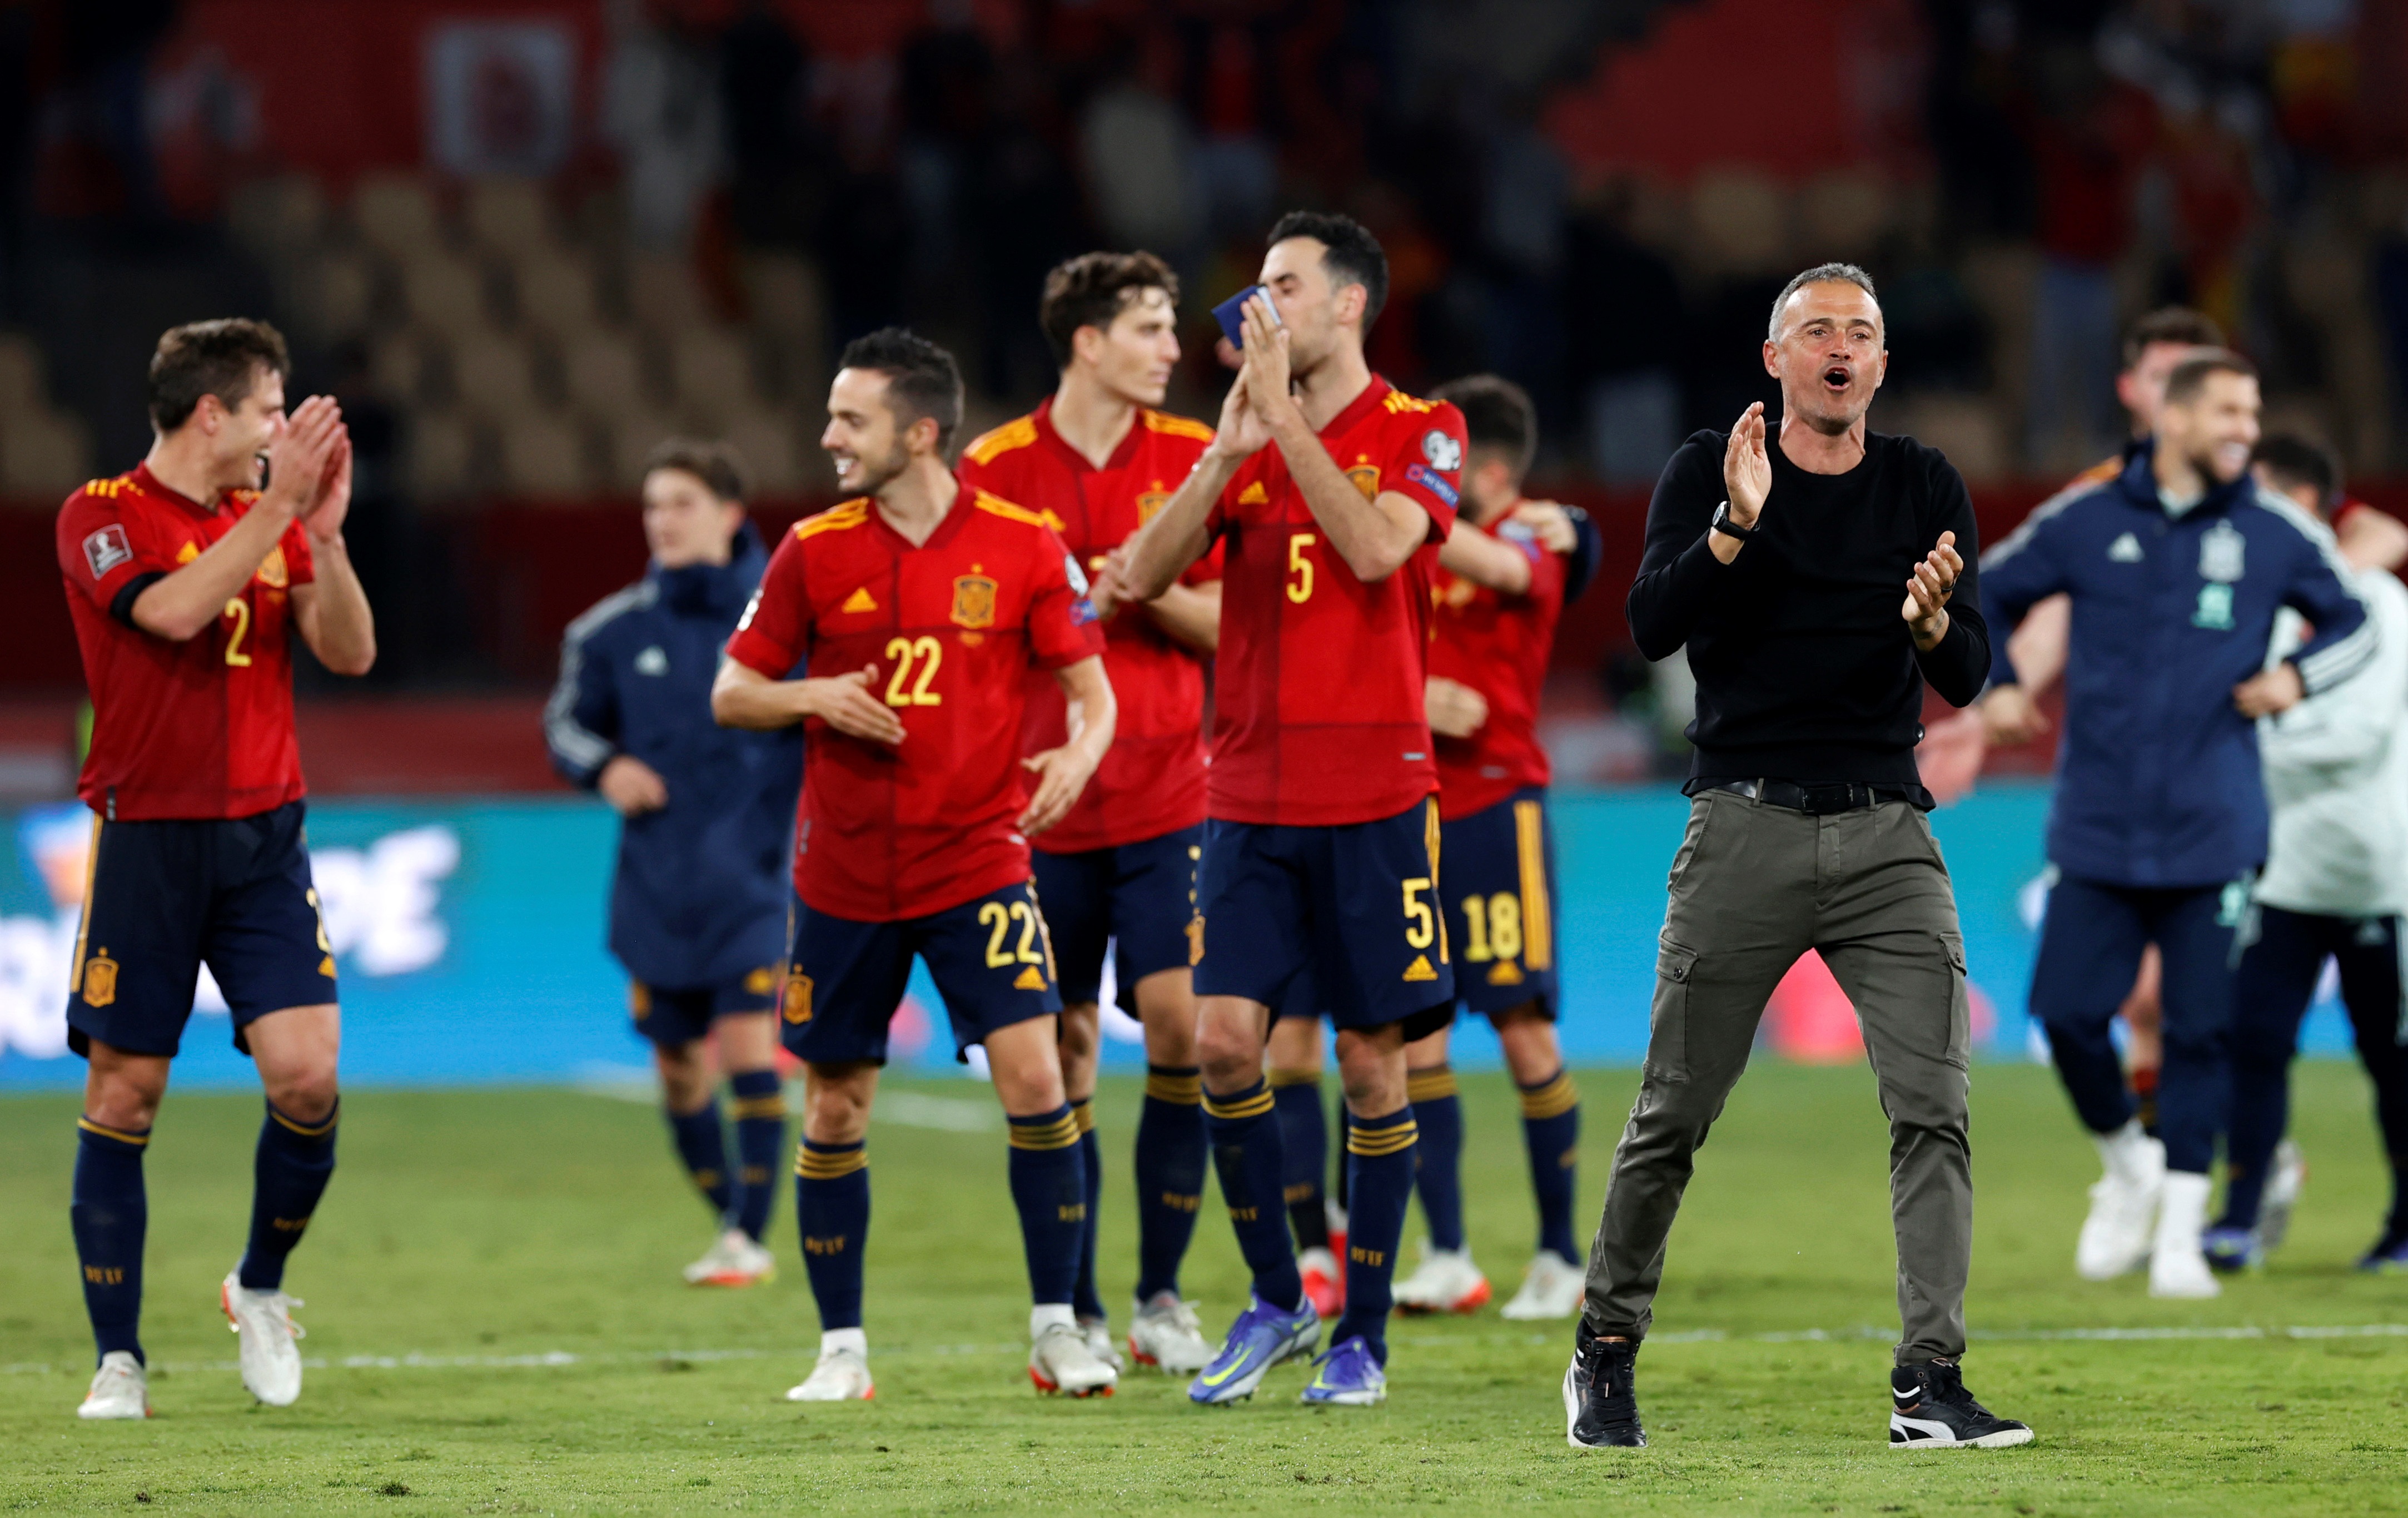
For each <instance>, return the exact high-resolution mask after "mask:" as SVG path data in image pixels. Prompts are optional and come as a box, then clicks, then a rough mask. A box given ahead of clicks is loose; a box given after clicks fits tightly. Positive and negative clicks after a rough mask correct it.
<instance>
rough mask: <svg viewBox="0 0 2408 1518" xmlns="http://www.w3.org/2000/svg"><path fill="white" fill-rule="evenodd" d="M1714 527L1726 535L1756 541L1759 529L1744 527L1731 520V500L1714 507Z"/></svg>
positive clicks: (1746, 540)
mask: <svg viewBox="0 0 2408 1518" xmlns="http://www.w3.org/2000/svg"><path fill="white" fill-rule="evenodd" d="M1712 528H1713V530H1714V531H1716V532H1719V533H1722V534H1724V535H1725V536H1726V537H1732V538H1737V539H1738V540H1739V541H1740V542H1752V541H1754V539H1755V537H1756V530H1757V529H1756V528H1743V527H1742V526H1740V525H1739V524H1738V523H1737V522H1734V521H1732V520H1731V513H1730V502H1729V501H1724V502H1723V503H1722V504H1721V505H1719V506H1717V507H1715V508H1714V519H1713V523H1712Z"/></svg>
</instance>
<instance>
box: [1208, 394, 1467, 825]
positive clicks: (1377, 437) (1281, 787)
mask: <svg viewBox="0 0 2408 1518" xmlns="http://www.w3.org/2000/svg"><path fill="white" fill-rule="evenodd" d="M1320 438H1321V444H1322V446H1323V447H1324V448H1325V449H1326V450H1327V451H1328V453H1329V456H1330V458H1331V459H1332V460H1333V461H1334V462H1335V463H1336V464H1337V465H1338V467H1339V469H1340V470H1343V471H1344V472H1345V474H1346V477H1347V479H1348V480H1349V481H1351V482H1353V484H1354V485H1355V488H1356V489H1357V490H1359V491H1361V492H1362V493H1363V497H1364V499H1367V500H1369V499H1376V498H1377V497H1378V496H1380V495H1381V494H1382V493H1383V492H1387V491H1395V492H1398V493H1399V494H1402V495H1404V496H1406V497H1408V498H1410V499H1412V501H1413V503H1414V504H1415V505H1417V506H1419V507H1421V509H1422V510H1423V511H1425V512H1426V513H1428V514H1429V532H1428V536H1427V537H1426V539H1425V541H1424V542H1423V543H1422V546H1421V547H1419V548H1418V549H1416V550H1414V552H1413V554H1412V557H1410V558H1408V559H1407V560H1406V561H1405V564H1404V567H1403V568H1401V569H1399V570H1398V571H1396V572H1395V573H1393V574H1390V575H1389V576H1387V577H1386V578H1385V579H1383V580H1382V581H1380V582H1379V583H1378V584H1376V585H1366V584H1364V583H1363V582H1362V581H1361V580H1359V579H1357V578H1356V577H1355V571H1352V570H1350V569H1349V568H1347V566H1346V561H1345V560H1344V559H1343V558H1341V557H1339V555H1338V552H1337V550H1335V549H1333V548H1332V547H1330V545H1329V535H1328V533H1327V532H1326V530H1325V529H1324V528H1322V527H1321V524H1320V523H1319V522H1318V521H1316V520H1315V519H1314V517H1313V514H1312V509H1311V508H1310V507H1308V506H1307V505H1306V504H1305V501H1304V495H1303V492H1302V491H1300V490H1298V489H1297V485H1296V482H1295V480H1294V479H1293V477H1291V476H1290V475H1289V473H1288V469H1287V461H1286V459H1285V458H1284V457H1283V455H1281V453H1280V449H1279V444H1277V443H1271V444H1269V445H1268V446H1266V447H1265V448H1264V449H1263V451H1262V452H1260V453H1258V454H1256V455H1254V456H1253V457H1251V458H1249V459H1247V460H1246V461H1245V463H1244V464H1243V465H1241V466H1240V468H1239V470H1238V471H1237V473H1236V474H1235V475H1233V476H1232V477H1231V478H1230V480H1229V483H1228V484H1226V486H1224V487H1223V489H1222V493H1221V499H1220V500H1218V501H1217V502H1215V503H1214V505H1213V508H1212V513H1211V517H1210V518H1209V519H1208V522H1207V528H1208V530H1209V531H1210V532H1211V533H1212V534H1213V535H1215V536H1216V537H1217V538H1218V539H1219V540H1220V542H1221V543H1222V545H1223V546H1224V548H1225V549H1226V558H1225V560H1224V562H1223V567H1222V580H1221V648H1220V655H1219V661H1218V669H1217V671H1216V684H1215V686H1214V689H1213V731H1212V768H1211V802H1210V809H1211V815H1212V816H1213V817H1218V818H1221V819H1223V820H1225V821H1230V822H1252V823H1263V824H1271V825H1284V826H1296V827H1322V828H1326V827H1341V826H1344V825H1346V824H1350V823H1355V822H1370V821H1374V820H1376V819H1378V818H1381V817H1394V816H1396V815H1397V814H1398V813H1399V812H1401V811H1403V810H1405V809H1406V808H1407V807H1409V806H1411V805H1412V804H1413V803H1414V802H1418V801H1420V800H1422V799H1423V798H1424V797H1426V796H1427V795H1429V794H1430V793H1431V792H1432V791H1434V790H1436V789H1438V767H1437V765H1436V763H1435V762H1434V761H1433V759H1432V758H1431V751H1430V731H1429V720H1428V717H1427V716H1426V714H1425V712H1424V709H1423V704H1422V689H1423V682H1424V680H1425V678H1426V674H1427V671H1428V657H1429V656H1428V645H1429V627H1430V586H1431V584H1432V579H1433V576H1434V575H1435V574H1436V573H1437V571H1438V545H1439V544H1441V543H1442V542H1445V541H1446V534H1447V529H1448V528H1451V527H1453V526H1454V525H1455V503H1456V500H1457V499H1458V496H1459V493H1460V481H1461V477H1462V470H1463V449H1464V430H1463V413H1462V412H1459V411H1457V410H1455V407H1454V406H1453V405H1452V404H1449V403H1447V402H1444V401H1427V400H1421V399H1417V398H1414V397H1412V396H1409V395H1406V394H1405V393H1404V392H1403V391H1401V390H1398V389H1396V388H1395V387H1393V386H1391V385H1390V384H1389V383H1388V382H1387V381H1385V380H1383V379H1382V378H1380V377H1379V376H1378V375H1376V374H1375V375H1373V376H1372V377H1371V383H1369V385H1368V386H1366V387H1365V388H1364V391H1363V393H1362V394H1361V395H1359V396H1357V397H1355V399H1353V400H1352V401H1350V402H1348V403H1347V405H1346V408H1345V409H1344V410H1343V411H1341V412H1339V413H1338V414H1337V415H1336V416H1334V417H1332V418H1331V419H1330V421H1329V425H1328V426H1325V427H1323V428H1322V429H1321V432H1320Z"/></svg>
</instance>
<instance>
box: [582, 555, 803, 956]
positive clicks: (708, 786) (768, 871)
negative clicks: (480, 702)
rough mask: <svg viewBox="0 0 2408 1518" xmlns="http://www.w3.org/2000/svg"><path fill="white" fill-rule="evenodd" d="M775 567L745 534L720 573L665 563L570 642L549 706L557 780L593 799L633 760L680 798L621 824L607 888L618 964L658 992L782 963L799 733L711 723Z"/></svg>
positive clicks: (600, 610) (612, 600)
mask: <svg viewBox="0 0 2408 1518" xmlns="http://www.w3.org/2000/svg"><path fill="white" fill-rule="evenodd" d="M767 566H768V555H767V552H766V551H765V550H764V549H763V548H762V546H761V540H760V538H759V536H758V535H757V534H755V533H754V532H753V529H752V528H751V527H749V526H748V527H746V528H744V529H743V530H742V532H741V534H740V535H739V536H738V540H737V544H736V554H735V557H733V558H732V559H731V560H730V561H729V562H728V563H727V564H725V565H724V566H715V565H693V566H689V567H687V568H685V569H678V570H663V569H660V568H658V567H657V566H655V567H654V568H653V569H652V570H651V571H649V572H648V573H646V574H645V576H644V577H643V579H641V580H639V581H638V582H637V583H636V584H634V585H632V586H628V587H627V588H626V589H624V590H622V591H619V592H618V593H617V594H615V595H612V596H609V597H607V598H605V599H604V600H601V601H600V602H598V603H596V604H595V606H594V608H593V609H592V610H590V611H588V612H586V613H585V614H584V615H582V616H581V617H579V618H578V619H577V620H576V621H574V622H572V623H570V624H569V625H568V631H567V633H566V636H565V637H564V638H563V639H562V640H561V646H560V683H559V685H558V686H557V687H555V688H554V689H553V691H552V701H551V702H550V703H549V704H548V705H547V706H546V707H545V708H544V724H543V730H544V741H545V743H546V744H547V745H549V746H550V747H551V749H552V765H553V767H554V768H556V769H558V770H559V771H560V773H562V774H563V775H564V776H566V778H567V779H569V780H570V781H571V782H573V783H575V784H577V785H580V786H582V787H584V788H587V789H589V790H590V789H592V788H594V787H595V784H596V782H597V781H598V780H599V779H600V777H601V773H602V769H603V766H605V765H606V764H608V763H609V761H610V760H611V759H613V758H615V757H616V756H618V755H620V754H626V755H629V756H632V757H633V758H636V759H641V760H643V761H644V762H645V763H646V764H648V765H650V766H652V768H653V769H654V770H656V771H658V772H659V773H660V776H661V779H662V780H663V781H664V782H665V783H666V784H667V787H668V794H669V801H668V805H667V806H666V807H664V808H662V809H661V810H660V811H657V812H651V813H647V814H645V815H643V816H641V817H633V818H630V819H628V820H627V821H626V822H625V823H624V825H623V826H622V828H621V831H620V834H619V863H618V870H617V873H616V875H615V877H614V879H613V880H612V882H611V887H610V932H609V947H610V952H611V953H612V954H613V955H615V956H617V958H618V960H619V962H620V963H621V964H623V965H624V966H626V969H627V973H628V974H629V975H630V976H634V977H635V978H636V979H638V980H639V981H642V982H644V983H645V984H647V985H650V986H657V987H662V988H667V989H674V990H699V989H701V988H704V987H709V986H716V985H719V984H721V983H723V982H725V981H728V980H732V979H735V978H737V977H739V976H743V975H744V974H745V973H746V972H748V971H751V970H754V969H757V968H759V967H760V966H762V965H765V964H775V963H777V962H778V961H780V960H781V959H783V958H784V957H785V952H786V898H787V894H788V888H787V883H786V872H787V860H788V852H787V850H788V846H789V843H790V841H791V840H792V838H793V836H794V831H795V799H796V793H797V792H798V791H799V790H800V789H801V788H802V774H803V744H802V730H801V729H800V728H790V729H788V730H784V731H782V732H743V731H738V730H735V729H732V728H723V727H720V726H719V725H718V724H717V723H715V722H713V721H712V720H711V716H710V683H711V681H712V679H713V678H714V677H715V676H716V675H717V673H718V672H719V658H720V651H721V649H722V648H723V647H724V645H725V644H726V642H727V639H728V636H729V634H731V633H733V632H734V631H735V630H736V621H737V618H738V617H739V616H741V615H743V614H744V605H745V602H746V601H748V600H751V599H752V596H753V587H754V586H758V585H759V584H760V582H761V571H763V570H764V569H766V568H767Z"/></svg>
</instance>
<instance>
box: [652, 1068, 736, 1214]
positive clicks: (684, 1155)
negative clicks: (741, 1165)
mask: <svg viewBox="0 0 2408 1518" xmlns="http://www.w3.org/2000/svg"><path fill="white" fill-rule="evenodd" d="M662 1111H663V1112H664V1113H665V1114H666V1115H667V1118H668V1120H669V1137H670V1138H672V1139H674V1140H676V1142H677V1151H678V1158H679V1159H681V1160H683V1161H684V1162H685V1169H686V1174H688V1175H690V1176H692V1177H693V1178H694V1183H695V1187H696V1188H697V1189H698V1190H699V1191H701V1193H702V1195H703V1199H704V1200H705V1201H707V1202H709V1203H710V1210H711V1211H713V1212H715V1213H717V1214H718V1215H719V1216H720V1218H722V1219H723V1220H724V1219H725V1218H726V1216H727V1205H728V1203H729V1202H731V1201H733V1200H734V1199H735V1188H733V1187H732V1186H730V1185H729V1184H728V1180H727V1135H725V1134H724V1133H722V1132H721V1131H720V1127H719V1098H717V1097H716V1096H714V1097H712V1098H711V1099H710V1100H709V1101H707V1102H705V1103H703V1104H702V1106H701V1109H700V1110H698V1111H695V1112H684V1113H680V1112H676V1111H672V1110H670V1109H669V1108H667V1107H664V1108H662Z"/></svg>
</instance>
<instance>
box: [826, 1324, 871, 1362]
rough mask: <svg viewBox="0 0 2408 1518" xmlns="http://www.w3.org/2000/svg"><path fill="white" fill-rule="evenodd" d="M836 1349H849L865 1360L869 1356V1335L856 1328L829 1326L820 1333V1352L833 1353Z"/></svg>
mask: <svg viewBox="0 0 2408 1518" xmlns="http://www.w3.org/2000/svg"><path fill="white" fill-rule="evenodd" d="M839 1350H851V1351H852V1352H853V1353H855V1354H857V1355H860V1356H861V1357H862V1358H863V1359H865V1360H866V1359H867V1358H869V1336H868V1335H867V1334H866V1333H864V1332H863V1331H862V1330H860V1329H858V1328H831V1329H828V1330H827V1331H826V1332H824V1333H823V1334H821V1335H820V1352H821V1353H822V1354H834V1353H835V1352H837V1351H839Z"/></svg>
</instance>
